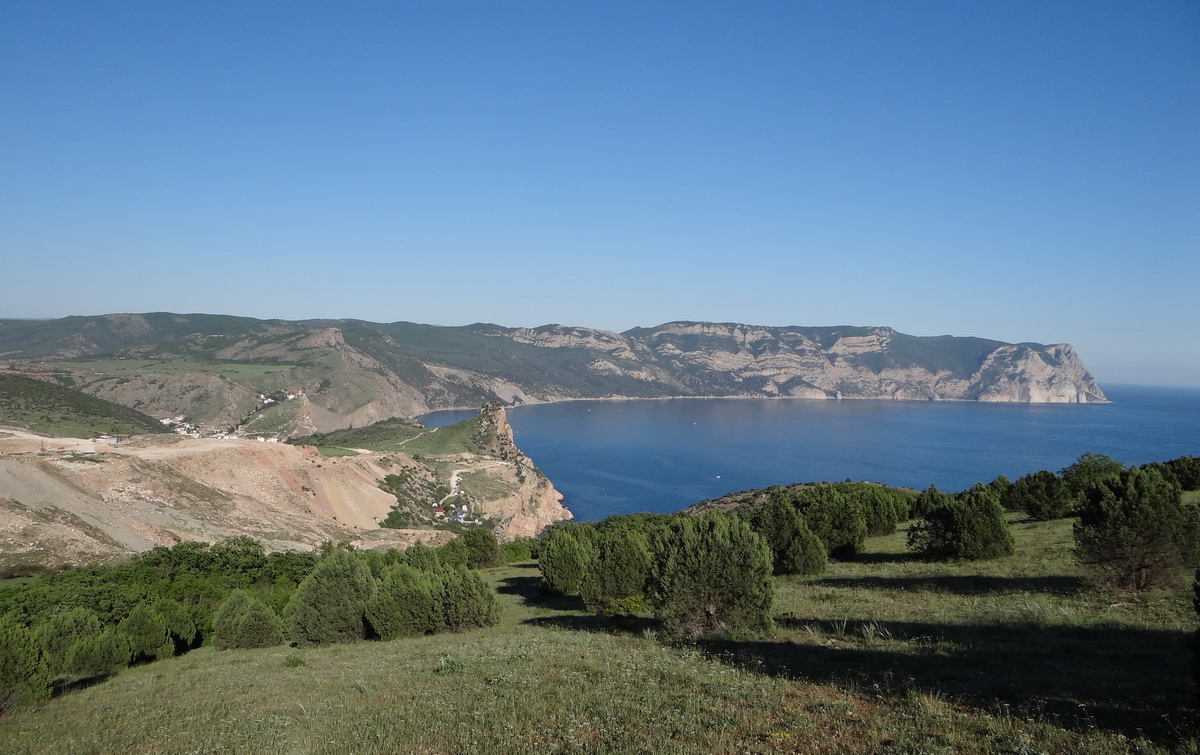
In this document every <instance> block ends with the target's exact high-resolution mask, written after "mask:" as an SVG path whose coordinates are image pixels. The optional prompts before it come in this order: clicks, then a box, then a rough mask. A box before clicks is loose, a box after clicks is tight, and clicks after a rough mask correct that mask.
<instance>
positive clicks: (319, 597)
mask: <svg viewBox="0 0 1200 755" xmlns="http://www.w3.org/2000/svg"><path fill="white" fill-rule="evenodd" d="M374 590H375V580H374V578H373V577H372V576H371V569H370V567H368V566H367V564H366V562H365V561H364V560H363V559H361V558H359V556H358V555H357V554H355V553H351V552H347V551H333V552H331V554H330V555H328V556H326V557H325V558H323V559H321V561H320V562H319V563H318V564H317V566H316V568H315V569H313V571H312V574H309V575H308V576H307V577H305V578H304V581H303V582H301V583H300V586H299V587H297V588H296V593H295V594H294V595H293V596H292V599H291V600H290V601H288V604H287V608H285V609H284V613H283V620H284V625H285V627H286V629H287V633H288V635H289V636H290V637H291V639H293V640H294V641H296V642H297V643H299V644H301V645H327V644H331V643H336V642H354V641H356V640H361V639H363V637H364V625H363V611H364V609H365V607H366V603H367V601H368V600H369V599H370V598H371V595H372V594H373V592H374Z"/></svg>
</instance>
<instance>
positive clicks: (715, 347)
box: [0, 312, 1107, 438]
mask: <svg viewBox="0 0 1200 755" xmlns="http://www.w3.org/2000/svg"><path fill="white" fill-rule="evenodd" d="M0 369H3V370H5V371H8V372H15V373H21V374H25V375H29V376H31V377H39V378H42V379H48V380H53V381H55V382H59V383H60V384H63V385H69V386H72V387H75V388H77V389H79V390H82V391H83V392H85V393H89V394H91V395H95V396H99V397H101V398H104V399H107V400H110V401H113V402H116V403H119V404H122V405H125V406H129V407H131V408H135V409H138V410H139V411H141V412H144V413H146V414H149V415H151V416H154V417H157V418H160V419H161V418H168V417H177V416H186V417H187V418H188V420H189V421H191V422H194V423H196V425H198V426H200V427H203V428H205V429H207V430H215V429H218V428H237V429H238V430H239V431H240V432H242V433H243V434H248V435H256V434H257V435H267V436H275V437H282V438H286V437H295V436H298V435H307V434H312V433H320V432H329V431H332V430H337V429H341V428H346V427H361V426H363V425H365V424H370V423H372V422H376V421H379V420H382V419H387V418H390V417H397V416H416V415H419V414H422V413H425V412H428V411H432V410H436V409H443V408H450V407H465V406H479V405H482V404H484V403H487V402H500V403H503V404H506V405H520V404H530V403H543V402H551V401H563V400H571V399H593V398H594V399H599V398H667V397H755V398H785V397H786V398H810V399H855V398H869V399H895V400H922V401H942V400H951V401H994V402H1035V403H1040V402H1055V403H1096V402H1104V401H1106V400H1107V399H1106V398H1105V396H1104V393H1103V391H1102V390H1101V389H1100V387H1099V386H1098V385H1097V384H1096V381H1095V380H1094V379H1093V377H1092V376H1091V374H1090V373H1088V372H1087V370H1086V369H1085V368H1084V366H1083V364H1082V361H1081V360H1080V358H1079V356H1078V354H1077V353H1076V352H1075V350H1074V348H1073V347H1071V346H1070V345H1069V344H1051V345H1044V344H1037V343H1017V344H1012V343H1005V342H1001V341H994V340H989V339H983V338H974V337H959V336H932V337H927V336H912V335H907V334H904V333H900V332H898V331H896V330H894V329H892V328H888V327H863V326H835V327H796V326H789V327H768V326H754V325H744V324H738V323H706V322H684V321H681V322H670V323H665V324H663V325H659V326H656V327H651V328H633V329H631V330H627V331H625V332H623V333H616V332H613V331H607V330H599V329H594V328H586V327H577V326H567V325H545V326H541V327H537V328H508V327H504V326H500V325H494V324H490V323H476V324H473V325H466V326H435V325H421V324H417V323H411V322H393V323H372V322H367V321H363V320H354V319H313V320H299V321H289V320H258V319H254V318H248V317H234V316H227V315H208V314H173V313H162V312H160V313H147V314H110V315H97V316H88V317H82V316H74V317H66V318H60V319H56V320H0ZM272 395H277V398H278V400H272V401H267V400H266V399H267V398H268V397H269V396H272ZM283 395H286V396H288V398H287V400H284V399H283Z"/></svg>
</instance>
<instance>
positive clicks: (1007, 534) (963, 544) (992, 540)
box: [908, 485, 1013, 561]
mask: <svg viewBox="0 0 1200 755" xmlns="http://www.w3.org/2000/svg"><path fill="white" fill-rule="evenodd" d="M908 547H909V548H910V549H911V550H914V551H917V552H918V553H920V554H921V555H922V556H923V557H924V558H927V559H929V560H931V561H951V560H961V561H980V560H984V559H989V558H1000V557H1001V556H1011V555H1012V553H1013V536H1012V532H1011V530H1010V529H1009V526H1008V522H1006V521H1005V520H1004V509H1003V508H1001V506H1000V501H999V500H997V498H996V495H995V493H993V492H992V491H991V490H990V489H988V488H987V487H986V486H982V485H980V486H976V487H975V488H972V489H971V490H968V491H966V492H964V493H961V494H959V495H958V496H956V497H955V498H953V499H951V500H949V501H947V502H946V503H943V504H942V505H940V506H938V507H937V508H935V509H933V510H932V511H930V512H929V513H928V514H926V516H925V519H924V521H922V522H919V523H918V524H915V525H913V527H912V528H911V529H909V531H908Z"/></svg>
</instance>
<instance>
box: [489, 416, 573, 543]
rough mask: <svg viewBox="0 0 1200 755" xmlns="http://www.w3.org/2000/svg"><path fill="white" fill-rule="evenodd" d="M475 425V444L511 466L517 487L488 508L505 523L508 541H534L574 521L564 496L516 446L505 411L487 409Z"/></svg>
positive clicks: (494, 501) (494, 516)
mask: <svg viewBox="0 0 1200 755" xmlns="http://www.w3.org/2000/svg"><path fill="white" fill-rule="evenodd" d="M476 422H477V425H476V428H477V429H476V431H475V436H474V438H473V440H475V442H476V443H478V444H479V445H480V447H481V448H483V449H485V452H486V453H487V455H489V456H494V457H495V458H497V459H500V460H502V461H505V462H508V463H509V464H511V472H512V477H513V479H515V480H516V483H517V485H516V489H515V490H514V491H513V492H512V493H510V494H509V495H506V496H504V497H503V498H497V499H494V500H492V501H490V502H489V504H488V515H489V516H491V517H493V518H496V519H499V520H500V521H501V522H502V526H503V528H504V533H505V537H507V538H509V539H512V538H516V537H533V536H534V535H536V534H537V533H539V532H541V531H542V530H544V529H546V528H547V527H549V526H550V525H551V524H554V523H555V522H561V521H564V520H567V519H572V518H574V515H572V514H571V512H570V511H568V510H567V508H566V507H565V506H563V504H562V501H563V495H562V493H560V492H558V491H557V490H555V489H554V485H552V484H551V483H550V480H548V479H547V478H546V475H544V474H542V471H541V470H540V469H538V468H537V467H536V466H534V464H533V462H532V461H531V460H530V459H529V457H528V456H526V455H525V454H523V453H521V450H520V449H519V448H517V446H516V444H515V443H514V442H513V432H512V427H511V426H510V425H509V424H508V416H507V415H506V414H505V413H504V409H503V407H501V406H500V405H499V404H487V405H485V406H484V407H483V408H482V409H481V410H480V412H479V417H478V419H477V420H476Z"/></svg>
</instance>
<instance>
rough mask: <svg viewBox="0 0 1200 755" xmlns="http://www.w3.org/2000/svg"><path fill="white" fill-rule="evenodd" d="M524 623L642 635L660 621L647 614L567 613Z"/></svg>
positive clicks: (582, 630)
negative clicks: (646, 615)
mask: <svg viewBox="0 0 1200 755" xmlns="http://www.w3.org/2000/svg"><path fill="white" fill-rule="evenodd" d="M523 623H525V624H529V625H530V626H535V627H555V628H558V629H571V630H575V631H577V632H603V633H605V634H633V635H642V634H645V633H646V631H647V630H651V629H657V628H658V626H659V622H658V620H656V619H651V618H648V617H645V616H630V615H621V616H608V615H605V614H591V613H588V614H583V615H578V614H567V615H563V616H544V617H540V618H534V619H526V620H525V621H524V622H523Z"/></svg>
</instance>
